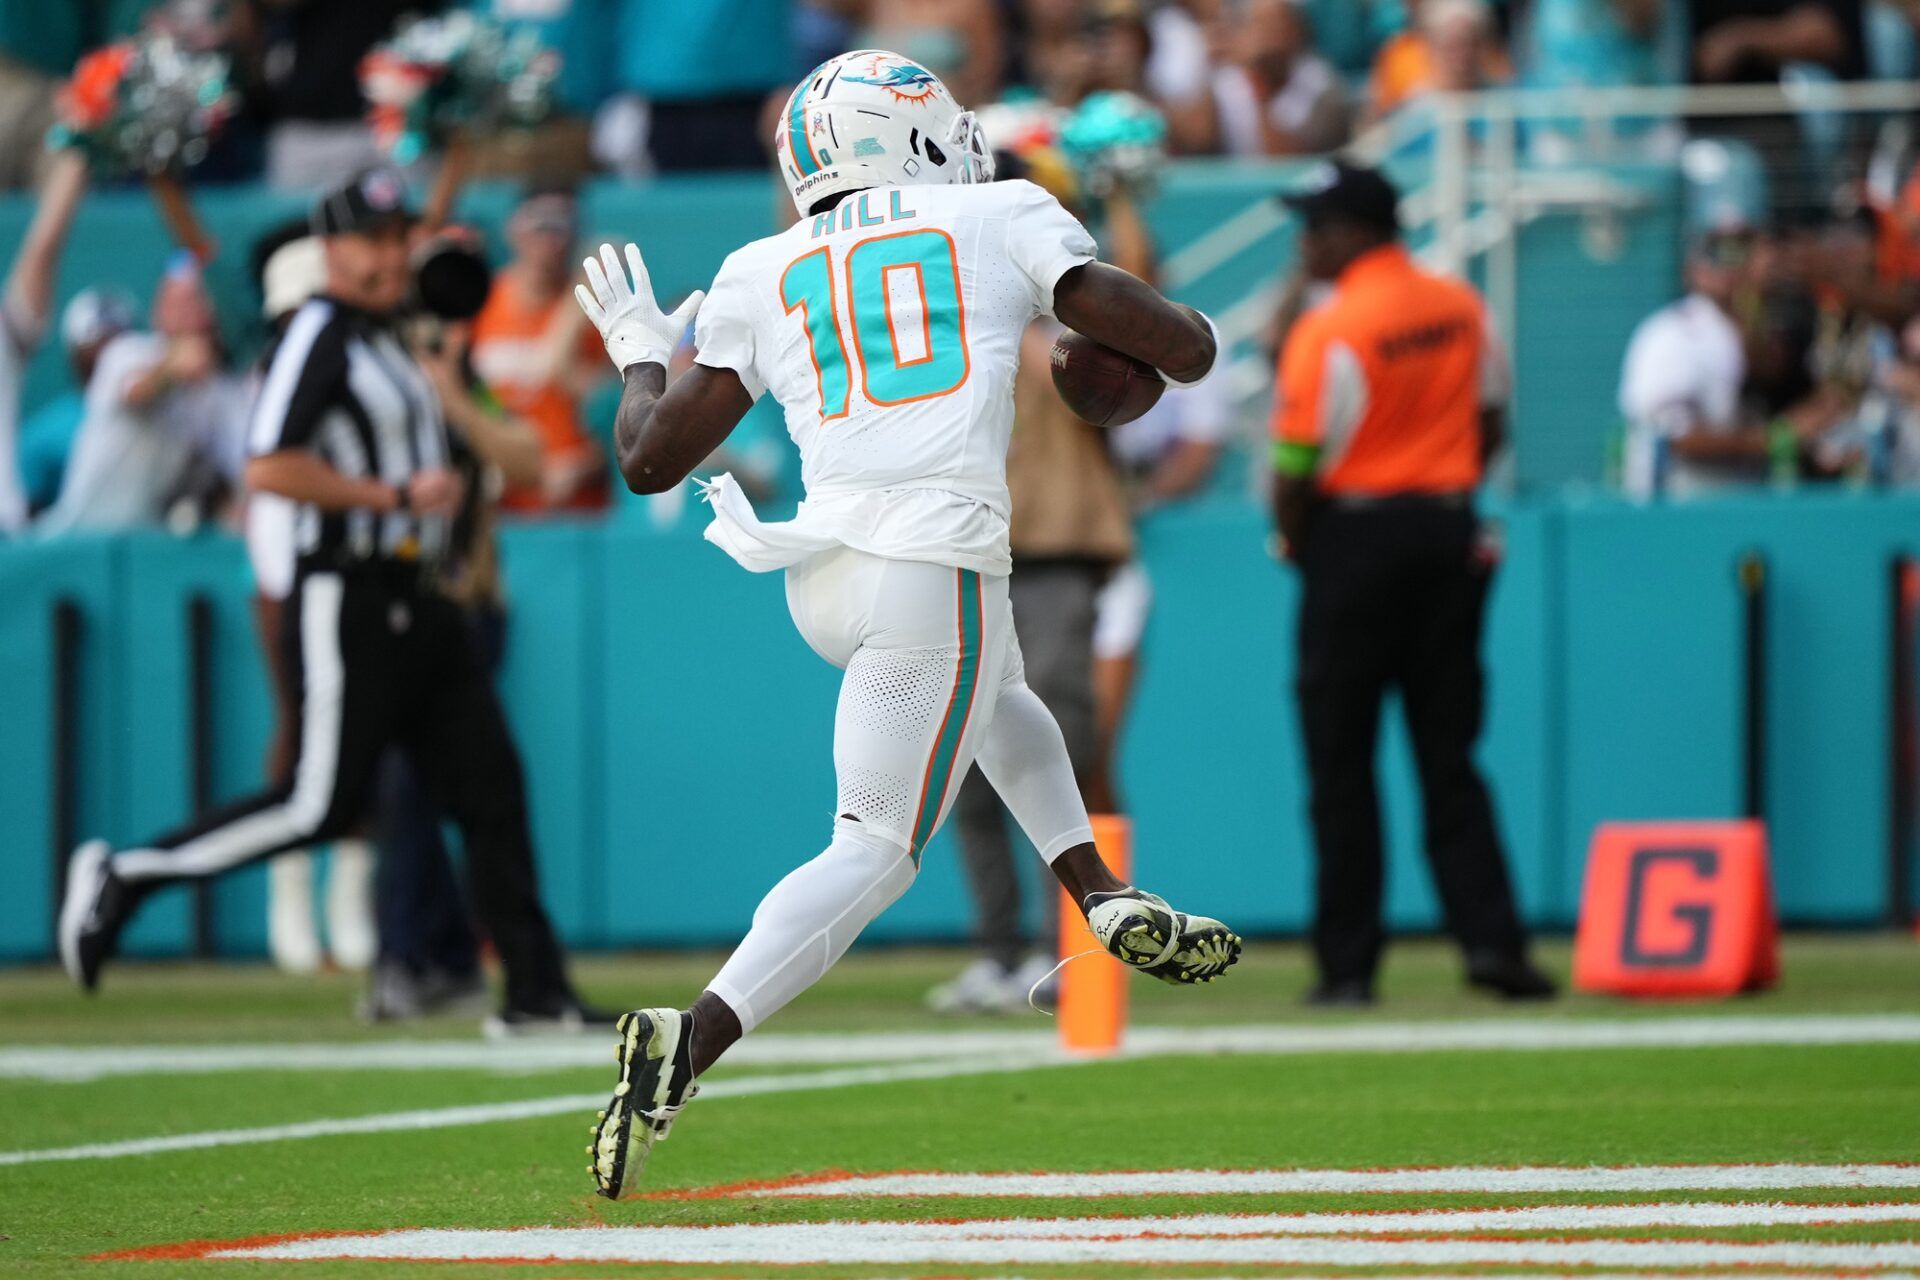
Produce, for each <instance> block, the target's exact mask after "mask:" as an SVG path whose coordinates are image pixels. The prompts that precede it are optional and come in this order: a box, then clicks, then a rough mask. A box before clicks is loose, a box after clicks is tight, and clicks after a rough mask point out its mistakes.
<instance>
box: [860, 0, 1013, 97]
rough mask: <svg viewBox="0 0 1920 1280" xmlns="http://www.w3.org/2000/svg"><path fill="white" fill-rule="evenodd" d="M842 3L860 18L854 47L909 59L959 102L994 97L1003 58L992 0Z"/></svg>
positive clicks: (999, 22) (1003, 61)
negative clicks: (894, 54)
mask: <svg viewBox="0 0 1920 1280" xmlns="http://www.w3.org/2000/svg"><path fill="white" fill-rule="evenodd" d="M845 7H846V8H847V9H848V10H850V11H851V12H852V13H853V14H854V15H855V16H856V17H857V18H858V19H859V22H860V34H859V36H858V40H859V45H858V46H856V47H861V48H868V49H891V50H893V51H894V52H895V53H898V54H901V55H902V56H904V57H908V58H911V59H913V60H914V61H915V62H918V63H920V64H922V65H924V66H925V67H926V68H927V69H928V70H930V71H932V72H933V73H934V74H935V75H937V76H939V77H940V78H941V79H942V80H944V81H946V83H947V87H948V88H949V89H951V90H952V91H953V96H954V97H955V98H957V99H959V100H960V101H961V102H979V103H986V102H992V101H993V100H994V99H995V98H996V97H998V96H999V93H1000V74H1001V68H1002V66H1003V65H1004V64H1005V61H1006V57H1005V48H1004V45H1005V41H1004V38H1003V36H1002V33H1001V19H1000V11H999V7H998V6H997V5H996V4H995V3H994V0H850V2H849V3H848V4H847V5H846V6H845ZM837 52H843V51H837Z"/></svg>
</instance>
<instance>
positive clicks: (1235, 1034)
mask: <svg viewBox="0 0 1920 1280" xmlns="http://www.w3.org/2000/svg"><path fill="white" fill-rule="evenodd" d="M1057 1043H1058V1042H1057V1040H1056V1037H1055V1034H1054V1032H1053V1030H1052V1028H1051V1027H1050V1026H1049V1027H1044V1028H1035V1029H1032V1030H1006V1031H929V1032H873V1033H866V1034H857V1035H824V1034H812V1035H808V1034H797V1035H796V1034H786V1035H782V1034H779V1033H774V1034H766V1035H761V1034H756V1035H752V1036H749V1037H747V1039H745V1040H743V1041H741V1043H740V1044H739V1045H738V1046H736V1047H735V1048H734V1049H733V1050H732V1051H731V1052H729V1053H728V1055H727V1061H728V1062H729V1063H730V1064H737V1065H739V1066H762V1067H766V1066H803V1065H829V1064H832V1063H838V1062H845V1061H847V1060H849V1059H852V1060H855V1061H859V1062H866V1063H888V1062H910V1061H919V1060H923V1059H928V1058H941V1057H954V1056H959V1057H965V1056H976V1055H987V1056H991V1055H999V1054H1043V1053H1049V1052H1051V1051H1053V1049H1054V1047H1055V1046H1056V1044H1057ZM1913 1043H1920V1016H1916V1015H1911V1014H1861V1015H1835V1016H1825V1017H1822V1016H1812V1017H1795V1016H1786V1017H1764V1016H1758V1017H1756V1016H1734V1017H1699V1016H1690V1017H1647V1018H1579V1019H1575V1018H1560V1019H1554V1018H1533V1019H1527V1020H1524V1021H1522V1020H1518V1019H1510V1018H1478V1019H1464V1020H1459V1021H1444V1022H1438V1021H1426V1022H1405V1021H1403V1022H1359V1023H1342V1024H1336V1025H1331V1026H1326V1025H1320V1026H1314V1025H1305V1026H1303V1025H1298V1024H1247V1025H1238V1026H1215V1027H1136V1028H1134V1029H1132V1030H1131V1031H1129V1032H1128V1033H1127V1039H1126V1044H1125V1048H1124V1050H1123V1056H1134V1057H1140V1056H1157V1055H1165V1054H1183V1053H1262V1054H1308V1053H1417V1052H1428V1051H1434V1050H1449V1049H1452V1050H1460V1049H1466V1050H1476V1049H1480V1050H1514V1051H1549V1050H1559V1049H1618V1048H1659V1049H1677V1048H1693V1047H1708V1046H1732V1045H1836V1044H1913ZM608 1058H609V1054H608V1052H607V1043H606V1041H605V1040H604V1039H603V1038H601V1037H597V1036H584V1037H583V1036H570V1037H551V1038H545V1039H525V1040H508V1041H501V1042H493V1041H484V1040H378V1041H349V1042H345V1043H317V1044H297V1043H285V1042H282V1043H275V1044H195V1045H133V1046H126V1045H114V1046H101V1045H81V1046H69V1045H45V1046H23V1047H16V1048H10V1049H0V1079H21V1080H44V1081H52V1082H62V1081H73V1082H82V1081H88V1080H100V1079H106V1078H110V1077H115V1076H129V1075H194V1074H202V1073H212V1072H221V1071H487V1072H492V1073H494V1074H499V1075H518V1074H525V1073H527V1072H533V1071H555V1070H567V1069H571V1068H574V1067H594V1068H600V1067H604V1066H605V1065H606V1063H607V1060H608Z"/></svg>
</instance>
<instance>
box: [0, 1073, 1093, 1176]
mask: <svg viewBox="0 0 1920 1280" xmlns="http://www.w3.org/2000/svg"><path fill="white" fill-rule="evenodd" d="M599 1056H600V1057H601V1058H605V1057H607V1056H608V1055H606V1054H605V1053H602V1054H600V1055H599ZM1071 1061H1073V1059H1069V1058H1066V1057H1064V1056H1062V1055H1059V1054H1057V1053H1056V1054H1053V1055H1050V1056H1030V1057H1017V1058H997V1059H982V1060H976V1061H972V1062H920V1063H906V1064H903V1065H899V1066H887V1067H849V1068H846V1069H844V1070H840V1071H815V1072H810V1073H808V1074H805V1075H787V1076H742V1077H740V1078H739V1079H737V1080H724V1079H723V1080H716V1081H714V1082H713V1083H712V1084H703V1085H701V1086H700V1096H701V1097H702V1098H703V1099H704V1098H740V1097H748V1096H751V1095H754V1094H764V1093H802V1092H806V1091H808V1090H811V1089H839V1088H843V1087H845V1086H848V1085H862V1084H891V1083H894V1082H897V1081H902V1080H937V1079H942V1078H944V1077H948V1076H969V1075H992V1074H996V1073H999V1072H1005V1071H1026V1070H1030V1069H1032V1068H1034V1067H1044V1066H1058V1065H1065V1064H1067V1063H1070V1062H1071ZM606 1101H607V1090H605V1089H601V1090H598V1091H596V1092H594V1093H569V1094H562V1095H560V1096H558V1097H551V1098H530V1099H528V1100H526V1101H524V1102H487V1103H477V1104H474V1105H471V1106H462V1107H429V1108H425V1109H421V1110H416V1111H389V1112H384V1113H382V1114H379V1115H370V1116H349V1117H346V1118H343V1119H337V1120H308V1121H303V1122H301V1123H299V1124H279V1125H266V1126H263V1127H261V1128H257V1129H213V1130H208V1131H205V1132H201V1133H176V1134H168V1135H165V1136H162V1137H157V1138H132V1139H128V1140H125V1141H122V1142H90V1143H85V1144H83V1145H80V1146H75V1147H50V1148H46V1149H43V1150H38V1151H0V1167H5V1166H8V1165H21V1164H43V1163H47V1162H49V1161H58V1160H112V1159H119V1158H122V1157H126V1156H150V1155H159V1154H162V1153H164V1152H171V1151H199V1150H203V1149H205V1148H207V1147H239V1146H248V1145H251V1144H255V1143H262V1142H290V1141H295V1140H298V1139H301V1138H330V1137H334V1136H337V1135H340V1134H353V1133H398V1132H401V1131H404V1130H410V1129H454V1128H460V1127H462V1126H466V1125H476V1124H494V1123H497V1122H500V1121H506V1120H531V1119H536V1118H538V1117H541V1116H551V1115H561V1114H564V1113H566V1112H569V1111H583V1112H592V1111H595V1110H597V1109H599V1108H600V1107H603V1106H605V1105H606Z"/></svg>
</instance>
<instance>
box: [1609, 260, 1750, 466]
mask: <svg viewBox="0 0 1920 1280" xmlns="http://www.w3.org/2000/svg"><path fill="white" fill-rule="evenodd" d="M1755 247H1756V237H1755V235H1754V233H1753V232H1752V231H1751V230H1749V229H1747V228H1744V227H1730V228H1726V229H1723V230H1720V231H1716V232H1712V233H1709V234H1707V235H1704V236H1702V237H1700V238H1699V239H1698V240H1696V241H1695V242H1694V244H1693V246H1692V247H1691V249H1690V250H1689V252H1688V255H1687V267H1686V282H1687V294H1686V296H1685V297H1683V298H1681V299H1680V300H1679V301H1678V302H1675V303H1672V304H1671V305H1669V306H1666V307H1663V308H1661V309H1660V310H1659V311H1656V312H1654V313H1653V314H1652V315H1651V316H1648V317H1647V318H1646V319H1645V320H1643V321H1641V322H1640V325H1639V327H1638V328H1637V329H1635V330H1634V332H1633V337H1632V339H1631V340H1630V341H1629V342H1628V344H1627V356H1626V364H1625V367H1624V368H1623V370H1622V371H1621V377H1620V412H1621V414H1622V416H1623V417H1624V418H1625V419H1626V423H1627V446H1626V459H1625V467H1624V473H1623V483H1624V486H1625V488H1626V490H1627V492H1628V493H1631V494H1633V495H1634V496H1636V497H1642V498H1647V497H1654V496H1671V497H1686V496H1689V495H1692V494H1697V493H1701V492H1706V491H1709V490H1712V489H1716V488H1721V487H1725V486H1727V485H1736V484H1749V483H1753V482H1755V481H1758V480H1761V479H1764V478H1765V476H1766V471H1767V461H1768V451H1769V448H1770V441H1769V437H1768V432H1767V428H1766V427H1765V426H1763V425H1761V424H1760V423H1758V422H1755V421H1754V420H1752V419H1751V418H1750V417H1748V416H1746V415H1745V414H1743V412H1742V407H1741V393H1742V390H1743V387H1744V386H1745V384H1746V380H1747V353H1746V346H1745V342H1744V340H1743V337H1742V334H1741V331H1740V326H1739V325H1738V324H1737V323H1736V322H1735V319H1734V315H1735V309H1736V306H1737V304H1738V302H1739V299H1740V298H1741V296H1742V293H1743V291H1750V290H1751V289H1752V287H1753V284H1754V281H1753V271H1752V268H1753V262H1754V257H1753V255H1754V250H1755Z"/></svg>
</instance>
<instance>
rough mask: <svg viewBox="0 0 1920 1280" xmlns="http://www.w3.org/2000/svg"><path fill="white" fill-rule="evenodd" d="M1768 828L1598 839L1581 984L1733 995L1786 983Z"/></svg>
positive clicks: (1716, 827) (1585, 905) (1639, 830)
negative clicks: (1769, 862) (1770, 870)
mask: <svg viewBox="0 0 1920 1280" xmlns="http://www.w3.org/2000/svg"><path fill="white" fill-rule="evenodd" d="M1779 969H1780V937H1779V926H1778V924H1777V923H1776V921H1775V919H1774V914H1773V893H1772V889H1771V887H1770V885H1769V881H1768V876H1767V830H1766V826H1765V824H1763V823H1760V822H1651V823H1625V822H1611V823H1604V824H1602V825H1601V826H1600V827H1599V828H1598V829H1596V830H1595V831H1594V834H1593V848H1592V851H1591V853H1590V854H1589V856H1588V858H1587V881H1586V887H1585V890H1584V892H1583V893H1582V895H1581V900H1580V929H1579V934H1578V936H1577V938H1576V940H1575V943H1574V951H1573V985H1574V986H1575V987H1576V988H1578V989H1579V990H1581V991H1598V992H1607V993H1610V994H1613V995H1632V996H1729V995H1734V994H1736V993H1738V992H1741V991H1751V990H1754V989H1756V988H1760V987H1767V986H1771V985H1772V984H1773V983H1774V981H1775V980H1776V979H1777V978H1778V977H1779Z"/></svg>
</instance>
